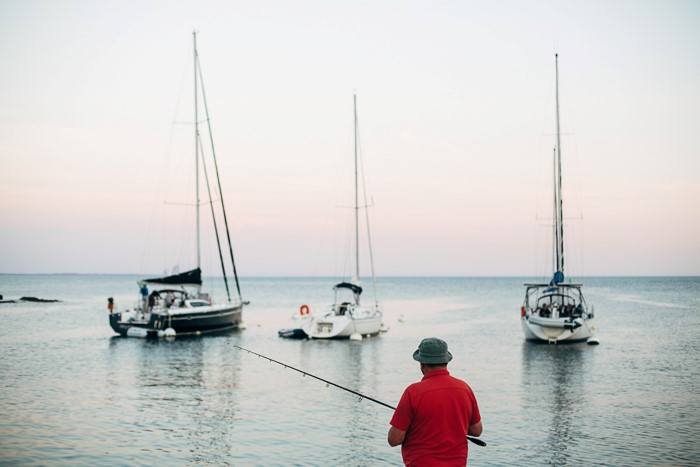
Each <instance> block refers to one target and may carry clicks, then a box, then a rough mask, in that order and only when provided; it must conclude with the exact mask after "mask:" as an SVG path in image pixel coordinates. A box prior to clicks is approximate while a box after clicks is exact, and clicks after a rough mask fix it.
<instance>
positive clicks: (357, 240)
mask: <svg viewBox="0 0 700 467" xmlns="http://www.w3.org/2000/svg"><path fill="white" fill-rule="evenodd" d="M352 99H353V110H354V114H355V278H356V279H357V280H358V281H359V280H360V227H359V225H360V203H359V200H358V189H357V187H358V185H357V94H353V96H352Z"/></svg>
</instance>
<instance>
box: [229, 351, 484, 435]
mask: <svg viewBox="0 0 700 467" xmlns="http://www.w3.org/2000/svg"><path fill="white" fill-rule="evenodd" d="M233 346H234V347H235V348H237V349H240V350H243V351H245V352H248V353H250V354H253V355H257V356H258V357H260V358H264V359H265V360H268V361H270V362H271V363H276V364H278V365H282V366H283V367H285V368H289V369H290V370H294V371H296V372H299V373H301V374H302V376H310V377H312V378H314V379H317V380H319V381H321V382H324V383H326V387H328V386H334V387H336V388H338V389H342V390H343V391H347V392H349V393H352V394H355V395H356V396H358V397H359V399H358V400H357V401H358V402H362V400H363V399H367V400H370V401H372V402H374V403H376V404H379V405H383V406H384V407H386V408H389V409H391V410H396V407H394V406H392V405H389V404H387V403H385V402H382V401H379V400H377V399H373V398H371V397H369V396H366V395H364V394H361V393H359V392H357V391H353V390H352V389H348V388H346V387H345V386H341V385H339V384H336V383H334V382H332V381H328V380H327V379H323V378H320V377H318V376H316V375H312V374H311V373H308V372H306V371H303V370H300V369H298V368H294V367H293V366H291V365H287V364H286V363H282V362H279V361H277V360H275V359H273V358H270V357H266V356H265V355H262V354H259V353H257V352H253V351H252V350H248V349H244V348H243V347H241V346H240V345H236V344H233ZM467 439H468V440H469V441H471V442H472V443H474V444H477V445H479V446H486V442H485V441H482V440H481V439H479V438H474V437H472V436H467Z"/></svg>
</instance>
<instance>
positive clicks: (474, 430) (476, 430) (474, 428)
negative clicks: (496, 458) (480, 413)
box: [467, 420, 484, 436]
mask: <svg viewBox="0 0 700 467" xmlns="http://www.w3.org/2000/svg"><path fill="white" fill-rule="evenodd" d="M483 429H484V427H483V426H482V425H481V420H479V423H476V424H474V425H469V430H468V431H467V434H468V435H471V436H481V432H482V431H483Z"/></svg>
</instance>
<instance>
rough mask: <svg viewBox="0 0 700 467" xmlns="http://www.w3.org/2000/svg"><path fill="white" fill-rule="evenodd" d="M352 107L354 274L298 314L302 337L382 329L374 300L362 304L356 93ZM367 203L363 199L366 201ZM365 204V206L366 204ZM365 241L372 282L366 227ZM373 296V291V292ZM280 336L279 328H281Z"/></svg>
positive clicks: (357, 335)
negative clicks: (323, 301) (327, 300)
mask: <svg viewBox="0 0 700 467" xmlns="http://www.w3.org/2000/svg"><path fill="white" fill-rule="evenodd" d="M353 110H354V117H355V120H354V148H355V206H354V210H355V275H354V277H353V278H352V279H351V280H349V281H343V282H340V283H338V284H336V285H335V286H334V287H333V290H334V292H335V296H334V300H333V303H332V304H331V305H329V306H327V307H326V308H325V309H323V310H321V311H313V310H312V311H310V312H308V308H307V309H306V311H307V313H305V314H303V315H302V316H301V325H300V328H301V330H302V331H303V333H304V334H305V336H307V337H309V338H312V339H333V338H349V339H351V340H362V336H371V335H375V334H378V333H379V332H380V331H384V330H385V328H384V325H383V321H382V320H383V314H382V311H381V307H380V304H379V302H378V301H377V299H376V296H375V301H374V303H372V304H371V305H365V304H362V303H361V300H360V298H361V295H362V291H363V290H362V286H361V284H360V232H359V224H360V221H359V212H360V209H361V207H360V205H359V190H358V159H357V149H358V148H357V147H358V144H357V142H358V141H357V96H356V95H354V96H353ZM365 205H366V202H365ZM365 207H366V206H365ZM367 237H368V238H367V240H368V244H369V251H370V264H371V266H372V280H373V283H374V266H373V264H372V263H373V261H372V247H371V241H370V238H369V224H368V226H367ZM375 295H376V292H375ZM280 335H282V331H280Z"/></svg>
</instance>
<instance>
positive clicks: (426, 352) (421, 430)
mask: <svg viewBox="0 0 700 467" xmlns="http://www.w3.org/2000/svg"><path fill="white" fill-rule="evenodd" d="M413 359H414V360H416V361H418V362H420V370H421V372H422V373H423V379H422V380H421V381H420V382H418V383H413V384H411V385H410V386H408V387H407V388H406V390H405V391H404V393H403V395H402V396H401V400H400V401H399V405H398V406H397V407H396V410H395V411H394V416H393V417H392V418H391V422H390V423H391V428H390V429H389V435H388V440H389V445H390V446H398V445H399V444H400V445H401V455H402V456H403V461H404V464H406V465H407V466H423V465H440V466H448V465H449V466H451V465H455V466H465V465H466V464H467V454H468V447H467V435H468V434H469V435H471V436H480V435H481V431H482V425H481V415H480V414H479V406H478V405H477V403H476V397H474V393H473V392H472V389H471V388H470V387H469V385H468V384H467V383H465V382H464V381H462V380H459V379H457V378H454V377H452V376H450V373H449V372H448V371H447V363H448V362H449V361H450V360H452V354H451V353H450V352H449V351H448V350H447V343H446V342H445V341H443V340H441V339H438V338H436V337H429V338H427V339H423V341H422V342H421V343H420V346H418V350H416V351H415V352H414V353H413Z"/></svg>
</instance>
